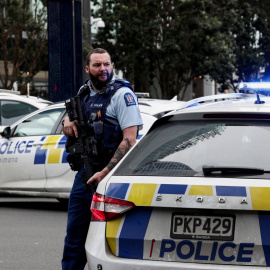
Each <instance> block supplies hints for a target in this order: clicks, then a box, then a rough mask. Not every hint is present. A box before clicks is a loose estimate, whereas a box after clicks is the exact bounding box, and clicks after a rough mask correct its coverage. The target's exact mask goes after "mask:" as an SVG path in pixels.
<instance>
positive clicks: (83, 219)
mask: <svg viewBox="0 0 270 270" xmlns="http://www.w3.org/2000/svg"><path fill="white" fill-rule="evenodd" d="M83 170H84V169H81V170H80V171H79V172H78V173H77V174H76V176H75V180H74V184H73V187H72V190H71V193H70V197H69V204H68V220H67V234H66V237H65V245H64V252H63V259H62V269H63V270H84V268H85V265H86V262H87V260H86V253H85V246H84V245H85V241H86V236H87V232H88V228H89V225H90V220H91V211H90V206H91V201H92V194H91V192H86V191H85V190H84V187H83V183H82V180H81V172H82V171H83Z"/></svg>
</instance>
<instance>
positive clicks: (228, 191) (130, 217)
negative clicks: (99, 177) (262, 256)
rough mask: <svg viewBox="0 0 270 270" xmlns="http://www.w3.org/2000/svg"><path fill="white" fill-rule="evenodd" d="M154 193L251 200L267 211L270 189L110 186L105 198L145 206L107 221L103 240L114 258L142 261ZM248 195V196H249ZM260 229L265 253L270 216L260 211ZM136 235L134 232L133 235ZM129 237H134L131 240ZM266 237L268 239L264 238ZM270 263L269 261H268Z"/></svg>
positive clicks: (121, 184) (269, 238)
mask: <svg viewBox="0 0 270 270" xmlns="http://www.w3.org/2000/svg"><path fill="white" fill-rule="evenodd" d="M155 194H164V195H165V194H169V195H188V196H189V195H197V196H214V195H215V196H222V197H225V196H226V197H241V198H245V197H246V198H247V197H248V196H250V197H251V201H252V210H264V211H269V210H270V188H268V187H243V186H210V185H177V184H150V183H149V184H147V183H135V184H129V183H111V184H110V185H109V187H108V190H107V192H106V196H110V197H114V198H119V199H125V200H128V201H132V202H134V203H135V205H138V206H144V207H143V208H141V210H140V209H139V208H138V210H136V211H134V212H133V211H131V212H130V213H127V214H126V215H125V216H122V217H119V218H117V219H115V220H112V221H109V222H107V227H106V238H107V241H108V244H109V246H110V249H111V251H112V253H113V254H115V255H116V256H120V257H124V258H137V259H143V249H144V237H145V234H146V231H147V227H148V224H149V221H150V218H151V213H152V211H153V207H151V206H152V205H153V203H152V201H155V200H153V198H154V196H155ZM249 194H250V195H249ZM259 220H260V222H259V223H260V229H261V234H262V236H263V237H262V238H263V239H264V240H263V241H264V242H265V243H263V246H264V251H265V252H266V250H265V249H267V252H268V251H269V250H270V249H269V250H268V246H269V245H268V244H269V242H270V236H269V233H268V228H269V227H268V225H269V226H270V215H269V213H268V212H265V213H264V212H259ZM134 232H136V233H134ZM131 236H132V237H133V238H131ZM265 236H267V237H265ZM267 263H269V264H270V261H269V262H267Z"/></svg>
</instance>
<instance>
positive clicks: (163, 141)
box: [115, 120, 270, 177]
mask: <svg viewBox="0 0 270 270" xmlns="http://www.w3.org/2000/svg"><path fill="white" fill-rule="evenodd" d="M269 138H270V122H269V121H252V120H248V121H236V120H233V121H230V120H229V121H227V120H224V121H223V120H221V121H213V120H212V121H205V120H203V121H168V122H166V123H164V124H161V125H160V126H158V127H157V128H156V129H154V130H152V131H151V132H150V133H149V134H147V135H146V136H145V137H144V138H143V139H142V140H141V141H140V142H139V143H138V144H137V145H136V146H135V149H134V150H133V151H132V152H131V153H130V154H129V155H128V156H127V158H126V159H125V160H124V162H123V163H122V164H121V165H120V166H119V168H118V169H117V170H116V172H115V175H153V176H180V177H181V176H203V175H204V174H203V167H204V166H218V167H241V168H242V167H243V168H261V169H264V170H267V171H269V170H270V162H269V160H270V143H269Z"/></svg>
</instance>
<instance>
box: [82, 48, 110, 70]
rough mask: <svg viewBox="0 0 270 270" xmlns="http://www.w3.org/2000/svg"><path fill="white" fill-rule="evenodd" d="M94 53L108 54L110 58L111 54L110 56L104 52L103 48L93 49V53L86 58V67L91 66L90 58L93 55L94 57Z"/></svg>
mask: <svg viewBox="0 0 270 270" xmlns="http://www.w3.org/2000/svg"><path fill="white" fill-rule="evenodd" d="M93 53H100V54H102V53H107V54H108V55H109V56H110V54H109V53H108V52H107V51H106V50H104V49H102V48H95V49H93V50H92V51H90V52H89V53H88V54H87V56H86V65H87V66H89V64H90V57H91V55H92V54H93ZM110 58H111V56H110Z"/></svg>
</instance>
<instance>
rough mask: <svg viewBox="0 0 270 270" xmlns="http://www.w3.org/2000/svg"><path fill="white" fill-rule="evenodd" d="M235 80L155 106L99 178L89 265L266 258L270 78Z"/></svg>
mask: <svg viewBox="0 0 270 270" xmlns="http://www.w3.org/2000/svg"><path fill="white" fill-rule="evenodd" d="M240 89H241V93H237V94H227V95H226V94H224V95H215V96H209V97H203V98H199V99H196V100H192V101H189V102H187V103H186V104H185V105H184V107H183V108H181V109H180V110H177V111H173V112H170V113H168V114H167V115H165V116H163V117H162V118H160V119H159V120H157V121H156V122H155V123H154V125H153V126H152V128H151V129H150V131H149V132H148V133H147V134H146V135H145V136H144V137H143V138H142V139H141V140H140V141H139V142H138V143H137V144H136V146H135V147H134V148H133V149H132V150H131V151H130V152H129V154H128V155H127V156H126V157H125V158H124V159H123V160H122V161H121V162H120V164H118V166H117V167H116V168H115V169H114V170H113V171H112V172H111V173H110V174H109V175H107V177H106V178H104V179H103V181H101V182H100V184H99V185H98V188H97V192H96V193H95V194H94V197H93V202H92V206H91V211H92V222H91V225H90V227H89V232H88V237H87V241H86V246H85V247H86V252H87V258H88V265H89V269H103V270H107V269H110V270H114V269H117V270H124V269H125V270H126V269H162V270H164V269H168V270H169V269H170V270H171V269H193V270H195V269H196V270H197V269H204V270H205V269H206V270H210V269H211V270H214V269H235V270H236V269H237V270H240V269H243V270H244V269H245V270H246V269H262V267H267V266H268V267H269V266H270V249H269V247H270V231H269V228H270V181H269V180H270V162H269V160H270V154H269V153H270V142H269V138H270V98H269V97H268V93H269V89H270V84H266V85H265V84H263V83H259V84H256V83H253V84H248V83H246V84H241V85H240ZM267 89H268V91H267ZM250 93H252V94H250ZM261 93H262V94H261ZM263 94H264V95H263Z"/></svg>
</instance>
